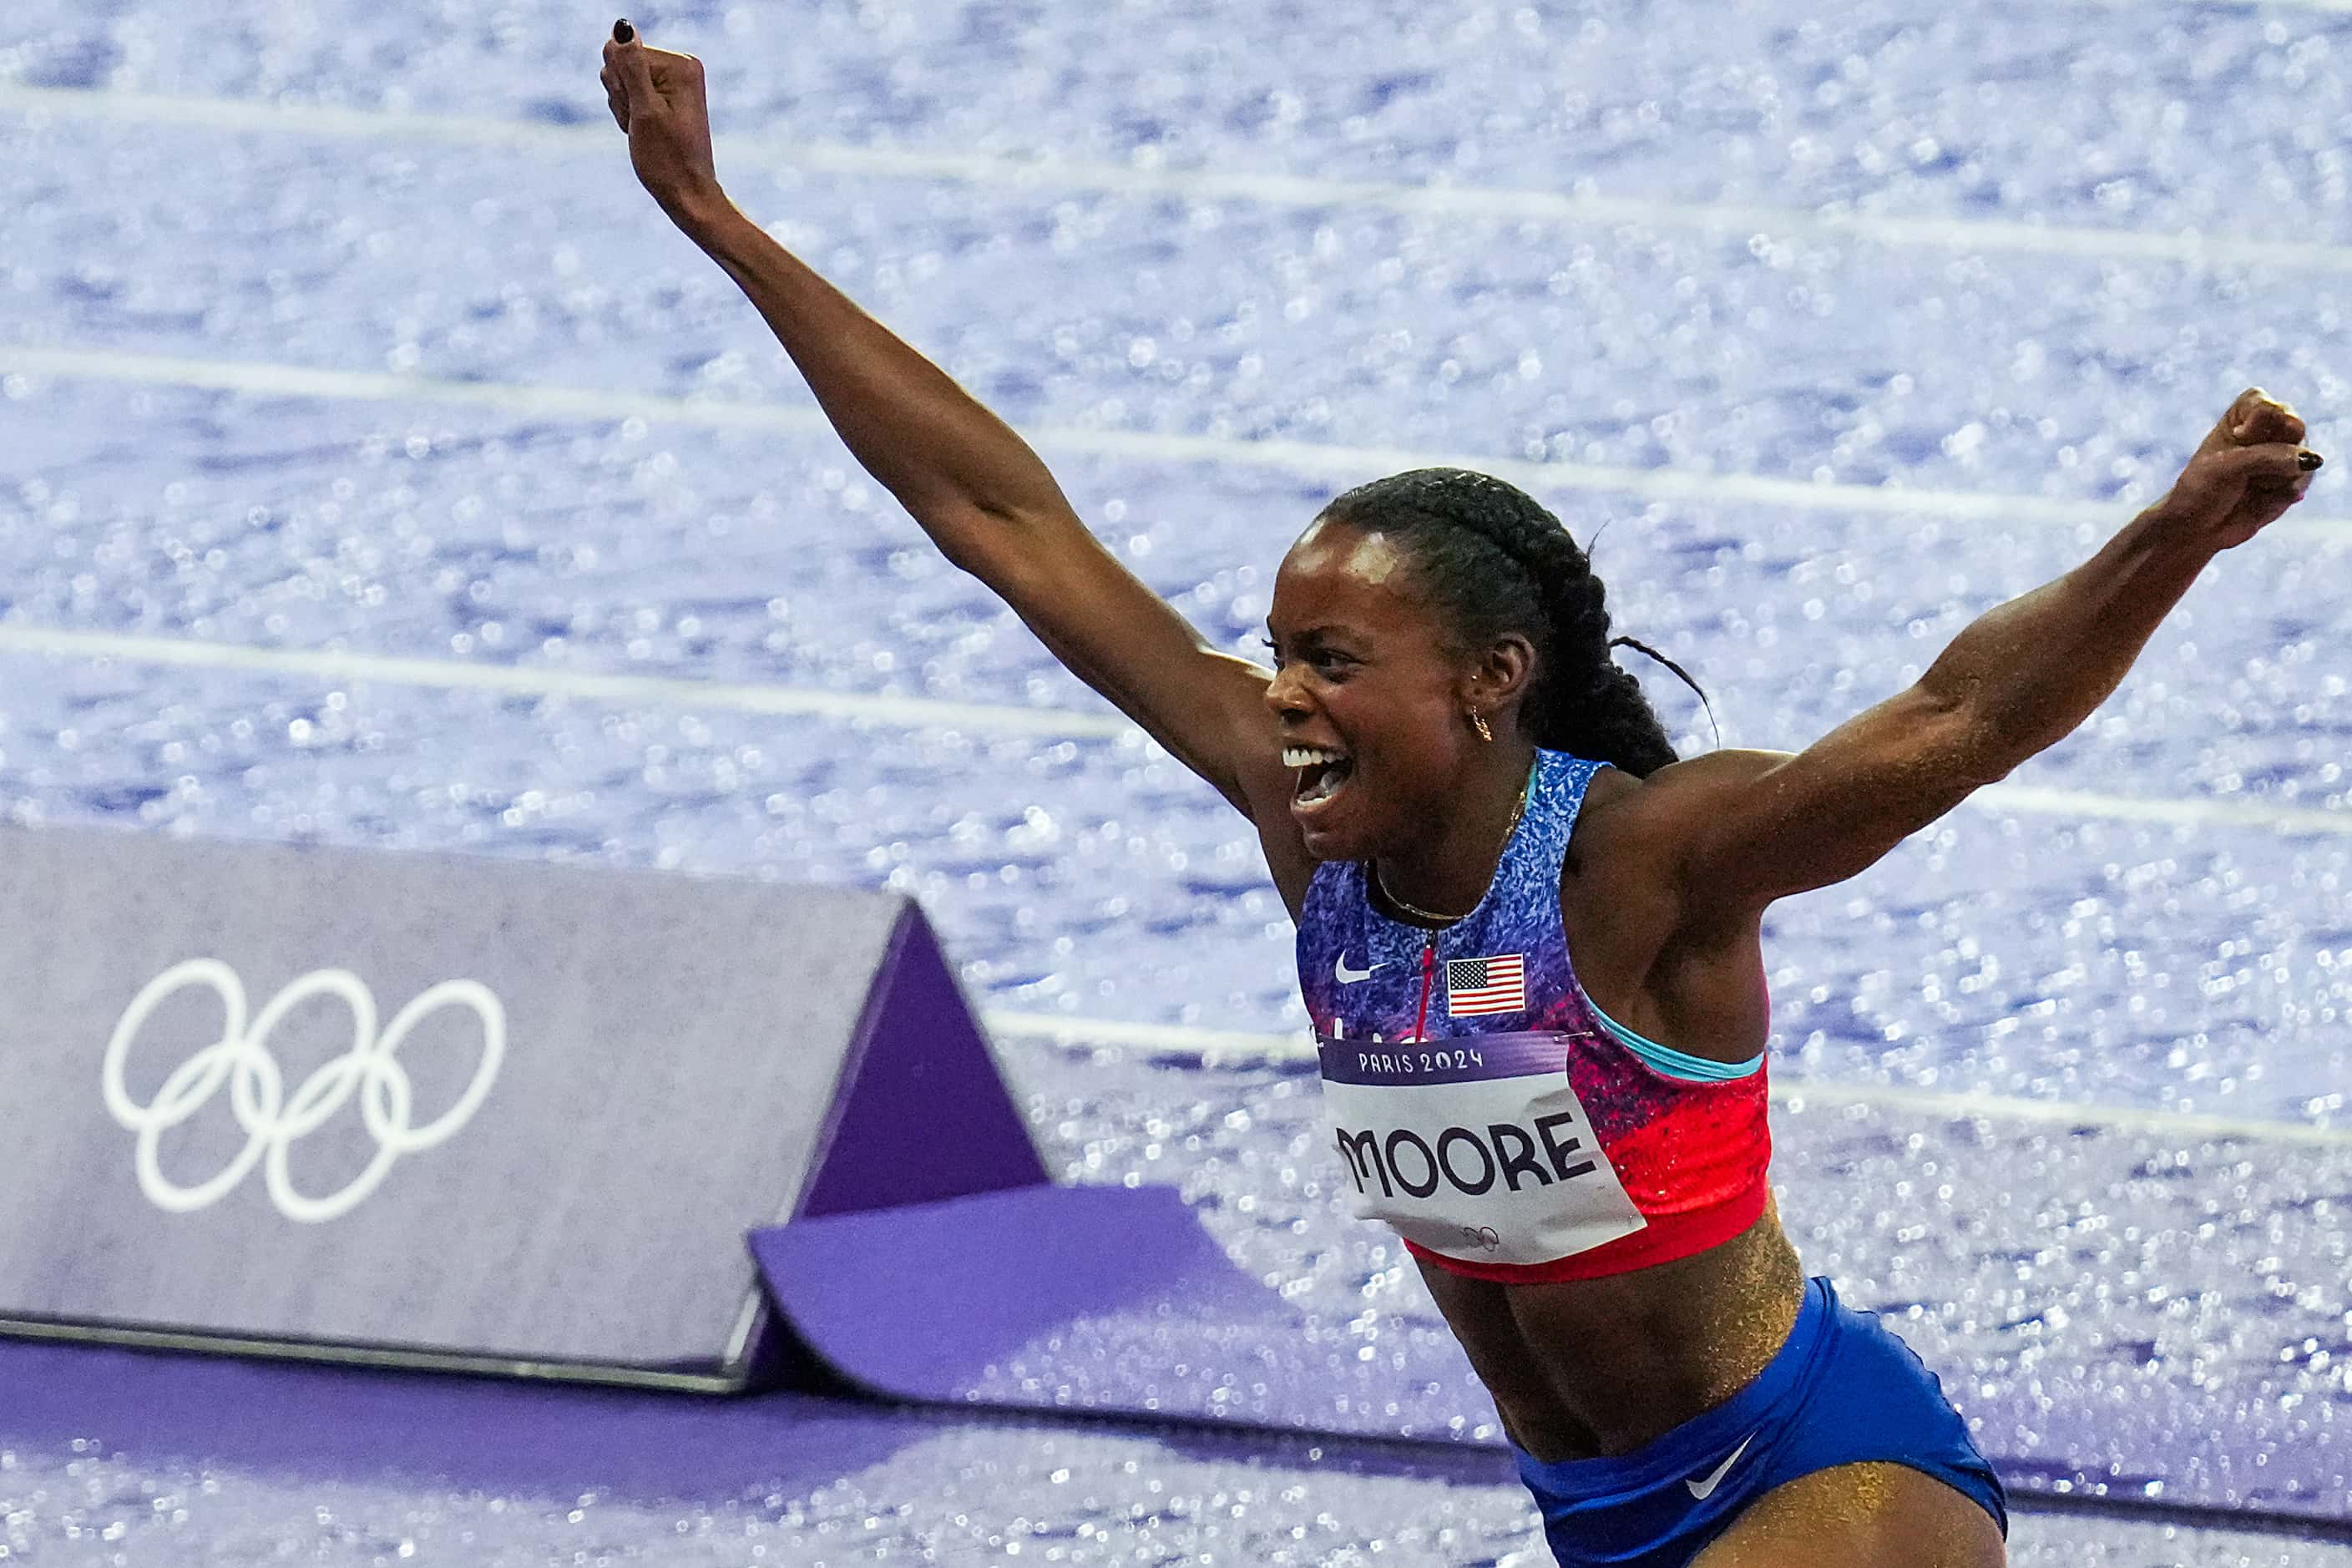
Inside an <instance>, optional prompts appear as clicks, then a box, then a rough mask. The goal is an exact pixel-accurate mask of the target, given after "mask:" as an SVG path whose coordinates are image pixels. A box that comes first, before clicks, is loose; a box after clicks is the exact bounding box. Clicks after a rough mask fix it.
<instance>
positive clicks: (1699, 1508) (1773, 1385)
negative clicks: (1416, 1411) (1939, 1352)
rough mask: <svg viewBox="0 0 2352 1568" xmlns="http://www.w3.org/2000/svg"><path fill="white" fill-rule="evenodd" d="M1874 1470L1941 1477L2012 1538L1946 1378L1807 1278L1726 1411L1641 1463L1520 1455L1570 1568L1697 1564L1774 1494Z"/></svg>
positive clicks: (1659, 1444)
mask: <svg viewBox="0 0 2352 1568" xmlns="http://www.w3.org/2000/svg"><path fill="white" fill-rule="evenodd" d="M1868 1460H1881V1461H1885V1462H1888V1463H1892V1464H1897V1465H1907V1466H1909V1467H1910V1468H1913V1469H1915V1470H1921V1471H1924V1472H1926V1473H1927V1474H1928V1475H1931V1476H1933V1477H1935V1478H1936V1479H1937V1480H1939V1481H1942V1482H1943V1483H1944V1484H1945V1485H1947V1486H1949V1487H1951V1488H1953V1489H1956V1490H1958V1491H1959V1492H1961V1493H1962V1494H1964V1495H1965V1496H1967V1497H1969V1498H1970V1499H1971V1500H1974V1501H1976V1502H1977V1503H1978V1504H1979V1505H1980V1506H1981V1507H1982V1508H1983V1509H1984V1510H1985V1511H1986V1512H1987V1513H1989V1514H1990V1515H1992V1517H1993V1521H1994V1522H1995V1523H1996V1524H1998V1525H2000V1532H2001V1534H2002V1536H2003V1537H2004V1538H2006V1537H2007V1536H2008V1534H2009V1506H2008V1500H2007V1498H2006V1497H2005V1496H2004V1494H2003V1493H2002V1491H2001V1485H2000V1478H1999V1477H1998V1476H1996V1475H1994V1474H1993V1472H1992V1467H1991V1466H1990V1465H1988V1464H1986V1463H1985V1460H1984V1456H1983V1455H1982V1454H1979V1453H1978V1452H1977V1446H1976V1445H1975V1444H1974V1443H1972V1442H1970V1441H1969V1433H1968V1427H1967V1426H1965V1425H1963V1424H1962V1422H1961V1420H1960V1417H1959V1413H1958V1412H1957V1411H1955V1410H1954V1409H1953V1408H1952V1406H1951V1404H1950V1402H1949V1401H1948V1400H1946V1399H1945V1397H1944V1385H1943V1384H1942V1383H1941V1381H1939V1380H1938V1379H1937V1376H1936V1374H1935V1373H1931V1372H1929V1371H1928V1370H1927V1367H1926V1366H1924V1365H1922V1364H1921V1363H1920V1361H1919V1358H1918V1357H1917V1356H1916V1355H1914V1354H1913V1353H1912V1352H1911V1347H1910V1346H1908V1345H1906V1344H1905V1343H1904V1342H1902V1341H1901V1340H1899V1339H1897V1338H1895V1335H1894V1334H1893V1333H1891V1332H1889V1331H1887V1329H1886V1328H1885V1326H1884V1325H1883V1324H1881V1323H1880V1322H1879V1321H1878V1314H1877V1313H1875V1312H1857V1311H1855V1310H1853V1309H1851V1308H1849V1307H1845V1306H1842V1305H1840V1304H1839V1301H1838V1299H1837V1292H1836V1291H1834V1290H1832V1289H1830V1282H1829V1281H1828V1280H1827V1279H1812V1280H1810V1281H1808V1282H1807V1284H1806V1287H1805V1302H1804V1305H1803V1306H1802V1307H1801V1308H1800V1309H1799V1310H1798V1312H1797V1322H1796V1326H1795V1327H1794V1328H1792V1329H1790V1331H1789V1339H1788V1342H1787V1343H1786V1344H1784V1345H1782V1346H1781V1347H1780V1352H1779V1353H1778V1354H1776V1355H1775V1356H1773V1358H1772V1360H1771V1363H1770V1364H1769V1365H1768V1366H1766V1367H1765V1369H1764V1370H1763V1371H1762V1372H1760V1373H1757V1374H1756V1380H1755V1381H1754V1382H1753V1383H1750V1384H1748V1386H1747V1387H1745V1388H1743V1389H1741V1390H1740V1391H1739V1392H1738V1394H1733V1395H1732V1396H1731V1397H1730V1398H1729V1399H1727V1400H1726V1401H1724V1402H1723V1403H1722V1404H1721V1405H1717V1406H1716V1407H1715V1408H1714V1409H1712V1410H1706V1411H1702V1412H1701V1413H1700V1414H1698V1415H1695V1416H1693V1417H1692V1418H1691V1419H1689V1420H1688V1421H1685V1422H1684V1423H1683V1424H1682V1425H1681V1426H1677V1427H1675V1429H1674V1430H1673V1431H1671V1432H1668V1433H1665V1434H1664V1436H1659V1437H1656V1438H1654V1439H1653V1440H1652V1441H1650V1442H1648V1443H1645V1444H1643V1446H1642V1447H1639V1448H1636V1449H1634V1450H1633V1452H1631V1453H1628V1454H1614V1455H1610V1456H1608V1457H1606V1458H1598V1459H1568V1460H1564V1461H1562V1462H1560V1463H1559V1464H1556V1465H1547V1464H1544V1463H1542V1462H1541V1461H1540V1460H1538V1459H1535V1458H1530V1457H1529V1456H1528V1455H1527V1454H1525V1453H1521V1454H1519V1456H1518V1461H1519V1476H1520V1479H1523V1480H1525V1481H1526V1482H1527V1484H1528V1490H1529V1491H1531V1492H1533V1493H1535V1497H1536V1502H1537V1503H1538V1506H1540V1507H1541V1508H1542V1510H1543V1517H1544V1535H1545V1537H1546V1538H1547V1539H1548V1540H1549V1542H1551V1550H1552V1555H1553V1556H1555V1557H1557V1558H1558V1559H1559V1562H1560V1564H1561V1568H1588V1565H1591V1568H1598V1565H1599V1564H1603V1563H1607V1564H1612V1565H1616V1568H1684V1565H1685V1564H1686V1563H1689V1562H1690V1560H1691V1559H1692V1558H1693V1557H1695V1556H1696V1555H1697V1554H1698V1552H1699V1551H1700V1550H1701V1549H1702V1548H1703V1547H1705V1546H1706V1544H1707V1542H1710V1541H1713V1540H1714V1539H1715V1538H1716V1537H1717V1536H1718V1535H1720V1534H1722V1533H1723V1532H1724V1531H1726V1530H1727V1529H1729V1528H1730V1526H1731V1522H1732V1520H1733V1518H1734V1516H1735V1515H1737V1514H1738V1512H1739V1510H1741V1509H1743V1508H1745V1507H1747V1506H1748V1504H1749V1503H1750V1502H1752V1501H1754V1500H1756V1499H1758V1498H1759V1497H1762V1496H1763V1495H1764V1494H1765V1493H1766V1492H1769V1491H1770V1490H1771V1489H1773V1488H1774V1487H1777V1486H1779V1485H1780V1484H1781V1483H1782V1482H1784V1481H1793V1480H1795V1479H1797V1478H1798V1477H1800V1476H1807V1475H1811V1474H1812V1473H1813V1472H1814V1471H1815V1470H1826V1469H1828V1468H1831V1467H1832V1466H1833V1465H1852V1464H1859V1463H1863V1462H1864V1461H1868Z"/></svg>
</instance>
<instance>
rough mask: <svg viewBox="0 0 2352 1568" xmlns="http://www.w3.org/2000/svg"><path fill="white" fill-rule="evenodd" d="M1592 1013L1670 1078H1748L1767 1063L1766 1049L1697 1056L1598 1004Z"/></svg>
mask: <svg viewBox="0 0 2352 1568" xmlns="http://www.w3.org/2000/svg"><path fill="white" fill-rule="evenodd" d="M1585 1001H1586V1004H1587V1005H1591V997H1587V998H1585ZM1592 1016H1594V1017H1595V1018H1598V1019H1599V1020H1600V1021H1601V1027H1602V1028H1604V1029H1606V1030H1608V1031H1609V1032H1610V1033H1611V1034H1612V1035H1614V1036H1616V1037H1617V1038H1618V1039H1619V1040H1621V1041H1622V1042H1623V1043H1624V1047H1625V1048H1626V1049H1627V1050H1629V1051H1631V1052H1633V1054H1634V1055H1635V1056H1637V1057H1639V1058H1642V1059H1643V1061H1644V1062H1646V1063H1648V1064H1649V1065H1650V1066H1651V1067H1652V1068H1655V1069H1656V1070H1657V1071H1659V1072H1662V1073H1664V1074H1665V1075H1666V1076H1667V1077H1668V1078H1680V1079H1689V1080H1690V1081H1692V1082H1693V1083H1728V1082H1730V1081H1731V1080H1732V1079H1736V1078H1746V1077H1747V1076H1748V1074H1749V1073H1752V1072H1754V1071H1755V1070H1756V1069H1757V1068H1760V1067H1762V1066H1763V1065H1764V1053H1763V1052H1761V1051H1759V1052H1757V1053H1756V1054H1755V1055H1754V1056H1752V1057H1750V1058H1748V1059H1747V1060H1746V1061H1744V1062H1713V1061H1709V1060H1707V1059H1706V1058H1705V1057H1695V1056H1692V1055H1690V1054H1688V1053H1687V1052H1685V1051H1678V1050H1676V1049H1675V1048H1674V1047H1672V1046H1662V1045H1660V1044H1658V1042H1657V1041H1655V1040H1653V1039H1647V1038H1645V1037H1643V1036H1640V1035H1637V1034H1635V1033H1634V1032H1633V1030H1631V1029H1629V1028H1627V1027H1626V1026H1624V1025H1622V1024H1621V1023H1619V1022H1618V1021H1617V1020H1616V1019H1614V1018H1612V1017H1611V1016H1609V1015H1608V1014H1606V1013H1604V1012H1602V1011H1601V1009H1600V1008H1599V1007H1598V1006H1593V1007H1592Z"/></svg>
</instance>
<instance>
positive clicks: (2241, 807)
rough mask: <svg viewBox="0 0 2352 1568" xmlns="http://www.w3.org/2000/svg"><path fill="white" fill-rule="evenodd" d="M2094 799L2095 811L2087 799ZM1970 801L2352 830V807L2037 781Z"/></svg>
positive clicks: (2126, 817)
mask: <svg viewBox="0 0 2352 1568" xmlns="http://www.w3.org/2000/svg"><path fill="white" fill-rule="evenodd" d="M2091 799H2095V800H2097V802H2098V804H2099V809H2098V810H2097V811H2096V812H2086V811H2085V810H2084V802H2085V801H2086V800H2091ZM1969 804H1971V805H1983V806H1987V807H1990V808H1991V809H1994V810H1999V811H2017V812H2026V813H2030V814H2032V815H2033V816H2102V817H2105V818H2106V819H2108V820H2109V821H2114V822H2163V823H2170V824H2172V825H2174V826H2204V825H2207V824H2210V823H2230V824H2232V825H2237V826H2255V825H2257V824H2259V825H2260V826H2263V827H2268V828H2272V829H2274V830H2276V831H2279V832H2282V833H2325V834H2352V811H2336V810H2331V809H2329V808H2327V807H2326V806H2309V805H2272V804H2271V803H2270V802H2268V801H2258V800H2248V801H2227V800H2182V799H2178V798H2175V799H2170V800H2164V799H2150V798H2147V797H2145V796H2134V795H2097V796H2089V795H2081V794H2078V793H2076V792H2075V791H2074V790H2066V789H2043V788H2042V787H2041V786H2039V785H2036V784H1987V785H1986V786H1985V787H1984V788H1982V789H1980V790H1979V791H1977V792H1976V794H1974V795H1970V796H1969Z"/></svg>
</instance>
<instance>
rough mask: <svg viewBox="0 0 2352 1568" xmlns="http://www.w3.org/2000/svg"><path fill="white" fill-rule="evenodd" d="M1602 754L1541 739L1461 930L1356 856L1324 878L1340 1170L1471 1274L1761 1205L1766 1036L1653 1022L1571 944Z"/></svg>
mask: <svg viewBox="0 0 2352 1568" xmlns="http://www.w3.org/2000/svg"><path fill="white" fill-rule="evenodd" d="M1602 766H1603V764H1601V763H1593V762H1587V761H1585V760H1583V759H1581V758H1578V757H1571V756H1569V755H1567V754H1566V753H1564V752H1538V753H1537V755H1536V767H1535V773H1534V776H1533V777H1532V778H1531V779H1530V780H1529V781H1528V801H1527V806H1526V809H1525V810H1524V811H1523V812H1522V813H1521V815H1520V818H1519V823H1518V826H1517V827H1516V828H1514V829H1513V830H1512V834H1511V838H1510V842H1509V843H1508V844H1507V845H1506V846H1505V847H1504V850H1503V859H1502V864H1501V865H1500V866H1499V867H1497V868H1496V872H1495V879H1494V881H1493V883H1492V884H1490V885H1489V886H1488V888H1487V889H1486V897H1485V898H1484V899H1482V900H1480V901H1479V904H1478V907H1477V908H1476V909H1475V910H1472V911H1471V912H1470V913H1469V914H1468V915H1467V916H1465V917H1464V918H1463V919H1462V920H1460V921H1456V922H1455V923H1454V924H1453V925H1450V926H1447V927H1446V928H1445V929H1444V930H1443V931H1427V930H1423V928H1421V927H1419V926H1410V925H1405V924H1403V923H1402V922H1401V921H1392V920H1390V919H1389V918H1388V917H1387V916H1385V915H1383V914H1381V912H1380V911H1379V910H1375V909H1374V908H1373V907H1372V904H1371V901H1370V899H1369V898H1368V897H1367V896H1366V889H1365V868H1364V867H1363V866H1362V865H1361V864H1360V863H1358V862H1354V861H1337V860H1334V861H1327V862H1325V863H1324V864H1323V865H1321V866H1319V867H1318V868H1316V871H1315V877H1314V880H1313V881H1312V882H1311V883H1310V884H1309V885H1308V888H1307V906H1306V910H1305V911H1304V913H1303V914H1302V916H1301V918H1300V920H1299V922H1298V985H1299V990H1300V991H1301V992H1302V993H1303V994H1305V996H1306V999H1307V1012H1308V1014H1309V1015H1310V1016H1312V1017H1313V1019H1314V1022H1315V1033H1316V1037H1317V1040H1318V1044H1319V1046H1320V1047H1321V1058H1322V1069H1323V1096H1324V1106H1325V1110H1326V1111H1327V1113H1328V1116H1329V1118H1330V1120H1331V1123H1332V1127H1333V1131H1334V1135H1335V1137H1336V1139H1337V1142H1338V1147H1339V1158H1340V1161H1341V1163H1342V1165H1343V1167H1344V1169H1345V1172H1346V1175H1345V1177H1344V1180H1343V1185H1342V1190H1343V1191H1344V1192H1346V1193H1347V1194H1348V1198H1349V1207H1350V1208H1351V1209H1353V1210H1354V1212H1355V1213H1357V1214H1358V1215H1362V1216H1363V1217H1365V1218H1368V1219H1378V1220H1382V1221H1384V1222H1386V1223H1387V1224H1389V1225H1391V1226H1394V1227H1395V1229H1396V1230H1397V1232H1398V1234H1399V1235H1401V1236H1402V1237H1403V1238H1404V1243H1405V1246H1406V1247H1408V1248H1409V1249H1410V1250H1411V1251H1412V1254H1413V1255H1414V1256H1415V1257H1417V1258H1426V1259H1428V1260H1429V1261H1430V1262H1432V1263H1433V1264H1435V1265H1437V1266H1438V1267H1440V1268H1446V1269H1450V1270H1452V1271H1453V1272H1454V1273H1456V1274H1466V1275H1470V1276H1472V1277H1474V1278H1476V1279H1496V1280H1502V1281H1505V1282H1507V1283H1519V1282H1526V1281H1533V1280H1555V1279H1597V1278H1599V1277H1601V1276H1603V1275H1609V1274H1622V1273H1625V1272H1627V1271H1629V1270H1632V1269H1635V1268H1649V1267H1650V1266H1652V1265H1654V1264H1659V1263H1667V1262H1671V1261H1673V1260H1674V1259H1675V1258H1686V1257H1688V1256H1690V1255H1691V1254H1692V1253H1695V1252H1703V1251H1705V1250H1706V1248H1708V1247H1714V1246H1716V1245H1717V1244H1718V1243H1721V1242H1724V1241H1727V1240H1729V1239H1730V1238H1731V1237H1735V1236H1738V1234H1739V1233H1740V1232H1742V1231H1744V1230H1746V1229H1747V1228H1748V1226H1751V1225H1753V1224H1755V1223H1756V1220H1757V1217H1758V1216H1759V1215H1761V1214H1762V1213H1763V1212H1764V1204H1765V1199H1766V1196H1767V1194H1768V1193H1769V1185H1768V1184H1767V1181H1766V1168H1767V1166H1768V1165H1769V1163H1770V1160H1771V1152H1772V1141H1771V1135H1770V1133H1769V1131H1768V1130H1767V1128H1766V1126H1765V1100H1766V1083H1765V1072H1764V1058H1762V1057H1761V1056H1760V1055H1759V1056H1758V1057H1757V1058H1754V1059H1753V1060H1750V1061H1745V1062H1738V1063H1730V1064H1727V1063H1722V1062H1715V1061H1709V1060H1707V1059H1706V1058H1703V1057H1694V1056H1689V1055H1687V1054H1685V1053H1684V1052H1681V1051H1677V1050H1675V1049H1673V1048H1671V1047H1666V1046H1662V1045H1659V1044H1657V1043H1656V1042H1654V1041H1652V1040H1648V1039H1644V1038H1643V1037H1642V1036H1640V1035H1637V1034H1635V1033H1634V1032H1633V1030H1631V1029H1628V1028H1625V1027H1623V1026H1621V1025H1619V1024H1618V1023H1617V1022H1616V1021H1615V1020H1613V1019H1612V1018H1610V1017H1609V1016H1607V1015H1606V1014H1604V1013H1602V1012H1601V1009H1600V1008H1599V1007H1597V1006H1595V1005H1593V1003H1592V1000H1591V997H1589V996H1587V995H1585V994H1584V988H1583V987H1582V986H1581V985H1580V984H1577V980H1576V971H1575V970H1574V969H1573V968H1572V967H1570V963H1569V961H1568V939H1567V936H1566V934H1565V932H1564V931H1563V930H1562V928H1561V924H1560V913H1559V882H1560V864H1561V861H1562V859H1563V858H1564V857H1565V856H1566V854H1567V852H1568V840H1569V835H1570V833H1571V832H1572V831H1574V829H1575V826H1576V814H1577V810H1578V808H1579V807H1580V805H1582V804H1583V801H1584V791H1585V786H1586V785H1587V784H1591V781H1592V775H1593V774H1594V773H1598V772H1599V771H1600V770H1601V767H1602Z"/></svg>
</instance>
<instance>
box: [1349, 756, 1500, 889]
mask: <svg viewBox="0 0 2352 1568" xmlns="http://www.w3.org/2000/svg"><path fill="white" fill-rule="evenodd" d="M1535 776H1536V775H1535V770H1534V769H1532V768H1530V769H1528V776H1527V779H1526V780H1525V781H1524V782H1523V783H1521V784H1520V785H1519V798H1518V800H1517V803H1516V804H1515V805H1512V807H1511V820H1510V822H1509V824H1508V825H1507V826H1505V827H1504V829H1503V847H1502V850H1501V852H1500V853H1498V854H1497V855H1496V857H1495V868H1496V870H1497V871H1499V870H1501V869H1502V864H1503V856H1504V855H1507V854H1509V853H1510V850H1511V835H1512V834H1514V833H1517V831H1518V830H1519V817H1520V816H1521V814H1523V813H1524V812H1525V811H1526V810H1527V809H1528V784H1533V783H1534V782H1535ZM1372 886H1373V887H1375V888H1378V889H1380V892H1381V898H1383V899H1386V900H1388V901H1389V902H1390V903H1391V904H1393V905H1395V906H1396V907H1397V908H1398V909H1401V910H1403V911H1404V912H1405V913H1407V914H1409V915H1411V916H1412V917H1413V918H1414V919H1415V920H1423V921H1435V922H1436V923H1437V924H1439V925H1442V926H1450V925H1456V924H1459V923H1460V922H1461V921H1466V920H1468V919H1469V918H1470V916H1471V915H1473V914H1475V913H1476V912H1477V905H1476V904H1473V905H1472V906H1471V907H1470V910H1469V911H1468V912H1467V913H1464V914H1458V915H1441V914H1439V913H1437V912H1436V911H1435V910H1424V909H1423V908H1422V907H1421V906H1420V905H1419V904H1416V903H1413V902H1411V901H1410V900H1404V899H1400V898H1398V897H1397V896H1396V895H1395V894H1394V893H1391V892H1390V891H1389V884H1388V880H1387V879H1386V878H1384V877H1382V876H1381V863H1380V862H1379V861H1378V860H1375V861H1373V862H1372ZM1480 901H1481V902H1484V901H1485V898H1484V895H1483V894H1482V895H1481V896H1480Z"/></svg>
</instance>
